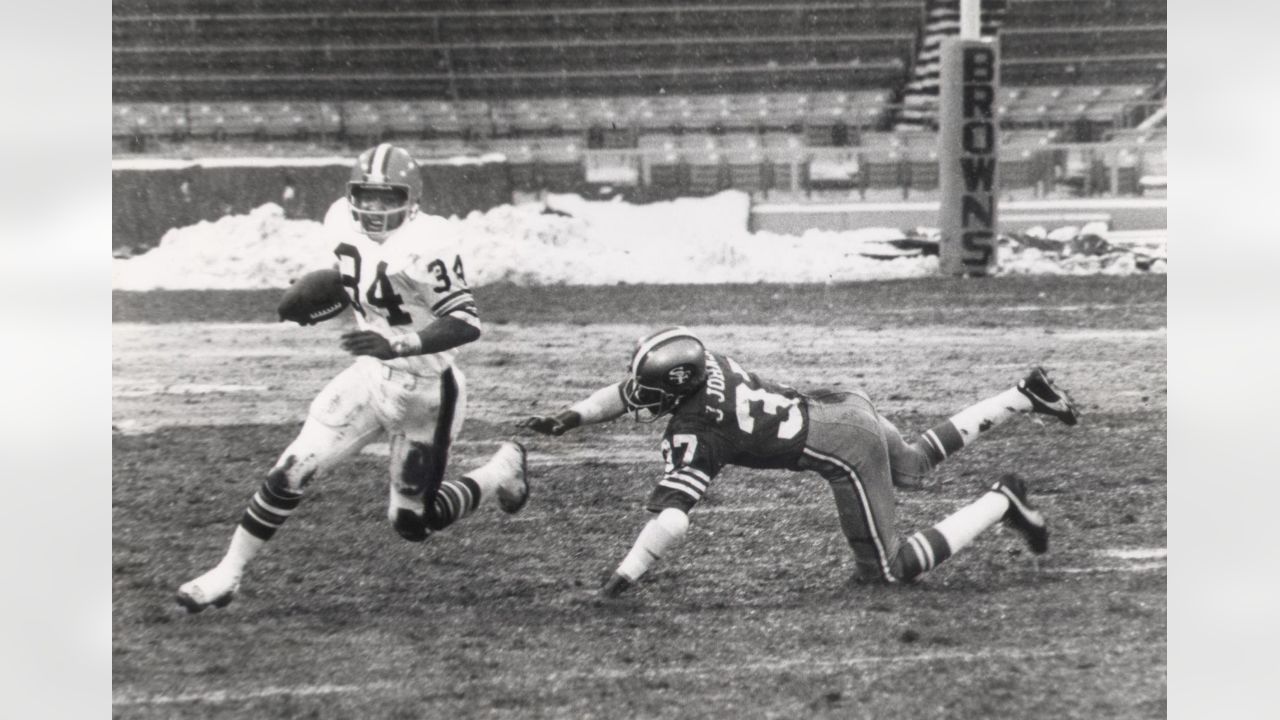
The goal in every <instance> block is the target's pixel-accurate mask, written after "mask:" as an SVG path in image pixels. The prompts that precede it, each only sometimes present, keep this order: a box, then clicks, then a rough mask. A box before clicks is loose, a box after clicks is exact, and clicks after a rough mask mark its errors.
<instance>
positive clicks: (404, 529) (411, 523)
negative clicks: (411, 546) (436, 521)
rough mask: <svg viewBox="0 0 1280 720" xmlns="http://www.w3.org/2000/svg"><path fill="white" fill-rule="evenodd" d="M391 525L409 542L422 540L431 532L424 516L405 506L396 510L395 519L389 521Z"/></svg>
mask: <svg viewBox="0 0 1280 720" xmlns="http://www.w3.org/2000/svg"><path fill="white" fill-rule="evenodd" d="M391 527H393V528H395V531H396V532H397V533H399V535H400V537H402V538H404V539H405V540H408V541H409V542H422V541H423V540H426V539H427V536H428V535H430V534H431V531H430V530H428V529H427V520H426V518H425V517H423V516H422V515H421V514H419V513H415V512H414V511H412V510H409V509H406V508H399V509H397V510H396V519H395V520H393V521H391Z"/></svg>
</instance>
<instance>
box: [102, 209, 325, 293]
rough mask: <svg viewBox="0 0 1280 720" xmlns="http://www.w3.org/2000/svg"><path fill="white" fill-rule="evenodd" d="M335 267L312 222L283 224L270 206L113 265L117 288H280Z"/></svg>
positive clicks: (169, 239) (167, 238)
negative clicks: (310, 273)
mask: <svg viewBox="0 0 1280 720" xmlns="http://www.w3.org/2000/svg"><path fill="white" fill-rule="evenodd" d="M332 263H333V248H331V247H328V246H327V244H326V243H325V242H324V241H323V239H322V237H321V233H320V223H318V222H315V221H313V220H286V219H285V216H284V209H283V208H281V207H280V206H279V205H276V204H274V203H268V204H266V205H263V206H261V207H258V208H256V209H254V210H252V211H251V212H250V213H249V214H248V215H227V216H225V217H222V218H219V219H218V220H217V221H215V222H207V221H201V222H199V223H197V224H195V225H191V226H188V227H184V228H175V229H173V230H170V231H169V232H167V233H165V234H164V237H163V238H161V239H160V244H159V246H157V247H156V248H154V249H152V250H151V251H150V252H148V253H146V254H144V255H139V256H137V257H133V258H129V259H116V260H114V261H112V265H111V286H112V287H113V288H114V289H117V290H153V289H157V288H166V289H170V290H185V289H237V288H282V287H288V285H289V281H290V280H295V279H297V278H298V277H299V276H300V275H301V274H302V273H304V272H306V271H307V270H312V269H315V268H317V267H325V266H327V265H331V264H332Z"/></svg>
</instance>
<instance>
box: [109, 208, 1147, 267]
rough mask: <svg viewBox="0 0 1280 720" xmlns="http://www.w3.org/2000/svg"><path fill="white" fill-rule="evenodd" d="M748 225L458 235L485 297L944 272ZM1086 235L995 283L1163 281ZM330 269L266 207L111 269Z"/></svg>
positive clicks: (631, 220) (636, 215) (1041, 249)
mask: <svg viewBox="0 0 1280 720" xmlns="http://www.w3.org/2000/svg"><path fill="white" fill-rule="evenodd" d="M749 215H750V199H749V198H748V196H747V195H746V194H744V193H741V192H724V193H720V194H719V195H715V196H713V197H709V198H682V199H678V200H674V201H670V202H661V203H653V204H649V205H631V204H628V203H624V202H621V201H590V200H584V199H582V198H581V197H578V196H576V195H550V196H548V197H547V198H546V201H545V202H543V203H528V204H521V205H502V206H499V207H496V208H493V209H492V210H489V211H488V212H483V213H482V212H473V213H471V214H470V215H468V216H467V217H465V218H453V219H452V220H451V222H454V223H458V224H459V225H460V226H461V228H462V232H463V237H464V238H466V240H465V242H466V246H467V252H468V256H469V257H468V271H467V274H468V275H469V276H471V278H472V279H473V282H475V283H476V284H481V285H483V284H486V283H492V282H498V281H510V282H515V283H519V284H523V285H545V284H557V283H566V284H584V285H604V284H615V283H728V282H746V283H750V282H788V283H828V282H847V281H859V280H876V279H890V278H907V277H919V276H924V275H930V274H933V273H936V272H937V269H938V259H937V257H936V256H930V255H927V254H924V253H922V249H923V246H927V245H929V243H930V242H931V241H932V242H934V243H936V233H932V234H931V233H929V232H927V231H926V232H924V233H923V234H921V233H915V232H912V233H904V232H903V231H902V230H898V229H892V228H867V229H862V230H856V231H848V232H832V231H819V230H811V231H809V232H807V233H805V234H804V235H803V236H801V237H795V236H790V235H777V234H774V233H768V232H759V233H751V232H749V231H748V229H747V225H748V218H749ZM1083 230H1084V231H1083V232H1082V231H1081V229H1078V228H1071V229H1058V230H1055V231H1054V232H1053V233H1034V232H1032V233H1028V234H1027V235H1026V236H1018V237H1016V238H1014V239H1013V240H1012V241H1010V242H1005V243H1002V245H1001V248H1000V254H1001V257H1000V272H1001V273H1010V274H1014V273H1016V274H1093V273H1112V274H1130V273H1137V272H1164V270H1165V263H1166V260H1165V252H1164V247H1165V238H1164V235H1163V233H1159V234H1156V235H1154V236H1153V235H1151V234H1149V233H1148V234H1145V235H1142V236H1141V237H1139V238H1125V237H1124V234H1122V233H1115V234H1111V235H1108V234H1107V233H1106V231H1105V229H1101V228H1084V229H1083ZM1083 240H1090V241H1089V242H1083ZM1098 241H1101V244H1099V242H1098ZM935 247H936V245H935ZM331 261H332V254H331V248H329V247H328V246H327V245H326V244H325V243H324V241H323V240H322V239H321V235H320V223H318V222H314V221H310V220H287V219H285V217H284V211H283V210H282V209H281V208H280V207H279V206H278V205H275V204H266V205H263V206H261V207H259V208H257V209H255V210H253V211H252V212H250V213H249V214H247V215H232V216H227V217H224V218H221V219H219V220H217V221H215V222H201V223H198V224H196V225H192V226H189V227H184V228H177V229H174V230H171V231H169V232H168V233H166V234H165V236H164V238H163V239H162V240H161V241H160V245H159V246H158V247H156V248H155V249H153V250H151V251H150V252H147V253H145V254H143V255H139V256H137V257H133V258H127V259H116V260H115V261H114V262H113V266H112V287H113V288H114V289H117V290H152V289H160V288H164V289H213V288H217V289H233V288H245V289H248V288H279V287H285V286H287V285H288V284H289V282H290V281H291V280H294V279H296V278H297V277H299V276H300V275H301V274H302V273H304V272H306V271H307V270H309V269H313V268H316V267H320V266H324V265H327V264H329V263H330V262H331Z"/></svg>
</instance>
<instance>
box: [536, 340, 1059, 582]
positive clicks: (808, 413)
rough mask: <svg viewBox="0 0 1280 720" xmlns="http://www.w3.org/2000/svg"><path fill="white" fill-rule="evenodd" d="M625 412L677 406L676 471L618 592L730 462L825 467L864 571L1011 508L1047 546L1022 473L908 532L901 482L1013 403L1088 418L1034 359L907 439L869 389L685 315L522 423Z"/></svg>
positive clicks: (923, 560) (962, 539) (668, 443)
mask: <svg viewBox="0 0 1280 720" xmlns="http://www.w3.org/2000/svg"><path fill="white" fill-rule="evenodd" d="M627 412H631V413H633V414H634V415H635V417H636V419H637V420H641V421H645V420H648V421H652V420H656V419H658V418H660V417H663V416H666V415H670V416H671V419H670V420H669V421H668V422H667V429H666V433H665V434H664V435H663V440H662V456H663V460H664V461H665V464H666V473H665V475H664V476H663V478H662V480H660V481H659V482H658V484H657V486H656V487H655V488H654V490H653V492H652V494H650V496H649V503H648V509H649V511H650V512H652V513H655V516H654V517H653V518H652V519H651V520H649V522H648V524H647V525H645V527H644V528H643V529H642V530H641V531H640V535H639V537H637V538H636V541H635V544H634V546H633V547H632V548H631V551H630V552H629V553H627V555H626V557H624V558H623V560H622V563H621V564H620V565H618V567H617V570H616V571H615V572H614V573H613V575H612V577H610V578H609V580H608V581H607V582H606V583H605V585H604V587H603V588H602V589H601V591H600V593H601V595H602V596H603V597H606V598H612V597H616V596H618V595H619V594H621V593H622V592H623V591H625V590H626V589H627V588H628V587H630V586H632V585H633V584H634V583H635V582H636V581H637V580H638V579H639V578H640V576H641V575H643V574H644V573H645V572H646V571H647V570H649V568H650V567H651V566H652V565H653V563H654V562H655V561H657V560H658V559H660V558H661V557H663V556H664V555H666V554H667V553H668V552H669V551H670V550H671V549H672V548H673V547H675V546H676V545H677V544H678V543H679V542H680V541H681V540H682V539H683V538H684V535H685V533H686V532H687V530H688V527H689V515H688V513H689V510H690V509H691V508H693V506H694V505H695V504H697V502H698V501H699V500H701V499H702V497H703V496H704V495H705V494H706V492H707V489H708V487H709V486H710V485H711V482H712V481H713V480H714V479H715V477H716V475H717V474H718V473H719V472H720V470H721V469H722V468H724V467H725V466H727V465H740V466H743V467H751V468H771V469H780V470H813V471H815V472H817V473H818V474H819V475H821V476H822V477H823V478H825V479H826V480H827V482H828V484H829V485H830V486H831V491H832V493H833V494H834V495H835V503H836V511H837V513H838V514H839V518H840V526H841V529H842V530H843V531H844V535H845V537H846V538H847V539H848V542H849V545H850V547H851V548H852V549H853V556H854V561H855V563H856V566H857V576H858V577H859V578H860V579H866V580H875V581H883V582H891V583H892V582H904V581H910V580H912V579H914V578H916V577H918V576H920V575H921V574H923V573H925V572H928V571H929V570H932V569H933V568H935V567H937V566H938V564H939V563H941V562H943V561H944V560H946V559H947V558H949V557H950V556H951V555H952V554H953V553H955V552H957V551H959V550H960V549H961V548H963V547H964V546H966V545H968V544H969V543H970V542H972V541H973V539H974V538H975V537H977V535H978V534H979V533H980V532H982V531H983V530H985V529H986V528H988V527H990V526H992V525H994V524H996V523H997V522H1001V521H1003V522H1004V523H1005V524H1006V525H1008V526H1010V527H1012V528H1013V529H1015V530H1017V531H1018V532H1019V533H1021V534H1022V536H1023V537H1024V538H1025V539H1026V541H1027V543H1028V545H1029V546H1030V547H1031V551H1032V552H1034V553H1036V554H1041V553H1044V552H1046V551H1047V550H1048V548H1049V529H1048V525H1047V523H1046V522H1045V518H1044V515H1043V514H1042V513H1040V512H1039V511H1038V510H1036V509H1035V508H1034V507H1033V506H1032V505H1031V504H1030V503H1029V502H1028V501H1027V490H1026V486H1025V484H1024V482H1023V481H1022V479H1021V478H1019V477H1018V476H1016V475H1005V476H1003V477H1001V478H999V479H998V480H997V481H996V482H995V484H994V485H992V486H991V489H990V490H988V491H987V492H985V493H984V494H983V495H982V496H981V497H979V498H978V499H976V500H975V501H973V502H972V503H970V504H968V505H965V506H964V507H962V508H960V509H959V510H957V511H956V512H954V513H952V514H951V515H950V516H948V517H946V518H944V519H943V520H942V521H941V522H939V523H938V524H937V525H934V526H933V527H931V528H928V529H926V530H922V531H920V532H917V533H915V534H912V535H910V536H903V535H901V534H899V529H898V516H897V512H896V510H895V507H894V496H893V493H894V486H895V485H898V486H903V487H919V486H920V485H921V484H922V481H923V478H924V476H925V475H926V474H927V473H928V472H929V471H930V470H932V469H933V468H934V467H936V466H937V465H938V463H940V462H942V461H943V460H945V459H946V458H947V457H949V456H951V455H953V454H955V453H956V452H958V451H959V450H961V449H962V448H963V447H964V446H965V445H967V444H969V443H970V442H972V441H973V440H975V439H977V438H978V436H979V435H981V434H982V433H985V432H987V431H988V430H990V429H991V428H993V427H995V426H997V425H999V424H1001V423H1003V422H1005V421H1006V420H1009V419H1011V418H1012V417H1014V416H1015V415H1018V414H1022V413H1038V414H1042V415H1048V416H1052V417H1056V418H1057V419H1059V420H1061V421H1062V422H1064V423H1066V424H1067V425H1075V424H1076V423H1077V422H1078V419H1079V415H1078V413H1077V411H1076V409H1075V407H1074V406H1073V405H1072V403H1071V401H1070V399H1069V398H1068V397H1067V396H1066V394H1065V393H1063V392H1062V391H1061V390H1059V389H1057V388H1056V387H1054V386H1053V384H1052V383H1050V382H1049V379H1048V377H1046V376H1045V374H1044V372H1043V371H1042V370H1040V369H1039V368H1036V369H1035V370H1033V371H1032V372H1031V373H1030V374H1029V375H1027V377H1026V378H1024V379H1023V380H1021V381H1019V382H1018V383H1017V384H1016V385H1015V386H1014V387H1012V388H1009V389H1008V390H1005V391H1004V392H1002V393H1000V394H999V395H996V396H994V397H991V398H988V399H986V400H983V401H981V402H979V403H977V404H976V405H973V406H971V407H969V408H966V409H964V410H961V411H960V412H959V413H957V414H956V415H955V416H953V417H951V418H950V419H948V420H947V421H946V422H943V423H942V424H940V425H938V426H937V427H935V428H932V429H931V430H928V431H926V432H925V433H924V434H923V435H921V436H920V437H918V438H916V439H915V440H913V441H910V442H908V441H907V440H906V439H905V438H903V437H902V435H901V434H900V433H899V432H898V429H897V428H896V427H894V425H893V424H892V423H891V422H889V421H888V420H886V419H885V418H884V417H882V416H881V415H880V414H879V413H878V412H877V411H876V408H875V406H874V405H873V404H872V403H871V400H870V399H869V398H868V397H867V396H866V394H864V393H863V392H861V391H856V390H855V391H844V392H829V391H828V392H823V393H816V394H813V395H807V394H804V393H800V392H797V391H796V390H794V389H792V388H789V387H786V386H783V385H778V384H775V383H772V382H770V381H768V380H765V379H764V378H762V377H760V376H759V375H757V374H755V373H753V372H750V371H748V370H747V369H746V368H744V367H743V366H742V365H740V364H739V363H738V362H737V361H735V360H734V359H733V358H730V357H728V356H725V355H721V354H719V353H716V352H711V351H709V350H707V349H706V348H705V347H704V346H703V343H702V341H701V340H699V339H698V338H697V337H696V336H695V335H694V334H693V333H691V332H690V331H689V330H687V329H685V328H683V327H674V328H667V329H665V330H661V331H659V332H657V333H654V334H653V335H650V336H648V337H645V338H643V339H641V340H640V341H639V343H638V345H637V346H636V349H635V352H634V353H633V354H632V356H631V364H630V375H629V377H627V378H626V379H625V380H624V381H622V382H620V383H617V384H614V385H609V386H606V387H604V388H601V389H600V390H597V391H596V392H595V393H593V394H592V395H591V396H590V397H588V398H586V399H585V400H582V401H580V402H578V403H576V404H574V405H572V406H571V407H569V408H568V409H566V410H563V411H561V412H560V413H558V414H556V415H554V416H538V417H531V418H528V419H527V420H525V421H523V422H522V423H521V426H522V427H525V428H528V429H531V430H534V431H536V432H539V433H542V434H545V435H562V434H564V433H565V432H567V431H568V430H570V429H572V428H575V427H578V426H579V425H584V424H588V423H599V422H606V421H609V420H613V419H615V418H618V417H620V416H622V415H623V414H624V413H627Z"/></svg>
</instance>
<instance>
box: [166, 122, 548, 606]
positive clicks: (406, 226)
mask: <svg viewBox="0 0 1280 720" xmlns="http://www.w3.org/2000/svg"><path fill="white" fill-rule="evenodd" d="M422 195H423V184H422V176H421V174H420V171H419V167H418V164H417V163H416V162H415V161H414V160H413V158H412V156H411V155H410V154H409V153H408V152H407V151H406V150H404V149H403V148H399V147H395V146H393V145H390V144H387V143H383V144H380V145H378V146H377V147H374V148H371V149H369V150H367V151H365V152H364V153H362V154H361V155H360V156H359V158H358V159H357V160H356V163H355V166H354V167H353V169H352V173H351V179H350V182H348V183H347V193H346V196H345V197H342V198H339V199H338V200H337V201H336V202H334V203H333V205H332V206H331V207H330V208H329V211H328V214H327V215H326V216H325V219H324V229H323V232H324V234H325V237H326V241H327V242H328V243H329V244H330V246H331V247H332V248H333V253H334V255H335V266H336V268H337V270H336V271H334V270H332V269H331V270H327V271H317V273H309V274H308V275H309V276H313V275H318V276H319V277H320V280H317V279H316V278H315V277H304V278H303V279H301V280H299V281H298V283H295V286H294V290H292V291H291V292H290V293H287V294H286V296H285V298H284V301H283V302H282V304H281V308H280V313H281V319H290V320H295V321H297V322H299V323H300V324H313V323H314V322H317V321H320V320H326V319H329V318H331V317H335V316H336V315H338V314H339V313H341V312H342V311H343V310H344V309H345V307H346V306H347V305H350V306H351V307H352V308H354V311H355V319H356V324H357V327H358V329H356V330H352V331H349V332H346V333H344V334H343V335H342V336H341V339H340V345H341V347H342V349H343V350H345V351H347V352H348V353H350V354H351V355H354V356H355V362H354V363H353V364H352V365H351V366H350V367H348V368H347V369H346V370H344V371H342V372H341V373H340V374H338V375H337V376H336V377H334V378H333V379H332V380H331V381H330V382H329V384H328V385H326V386H325V388H324V389H323V390H321V391H320V394H319V395H318V396H316V398H315V400H314V401H313V402H312V403H311V407H310V410H309V412H308V415H307V419H306V422H305V423H304V424H303V426H302V430H301V431H300V432H299V433H298V436H297V438H296V439H295V440H294V441H293V443H292V444H290V445H289V447H288V448H286V449H285V451H284V453H283V454H281V456H280V459H279V461H278V462H276V464H275V466H274V467H273V468H271V470H270V472H268V473H267V477H266V480H265V481H264V482H263V483H262V486H261V488H260V489H259V490H258V492H257V493H256V494H255V495H254V496H253V498H252V500H250V502H249V506H248V508H247V509H246V510H245V512H244V515H243V516H242V517H241V518H240V523H239V525H238V526H237V527H236V529H235V531H234V533H233V534H232V536H231V543H230V546H229V547H228V548H227V551H226V554H225V556H224V557H223V558H222V560H221V562H219V563H218V564H217V565H216V566H215V567H214V568H213V569H211V570H209V571H208V572H206V573H204V574H203V575H201V576H199V577H197V578H195V579H194V580H191V581H190V582H187V583H185V584H183V585H182V586H181V587H180V588H179V589H178V593H177V601H178V603H179V604H180V605H182V606H183V607H185V608H186V609H187V610H188V611H190V612H199V611H201V610H203V609H205V608H206V607H209V606H211V605H212V606H216V607H222V606H225V605H226V604H228V603H230V602H231V600H232V598H233V597H234V595H235V593H236V591H237V589H238V588H239V587H240V579H241V576H242V575H243V573H244V570H245V566H246V565H247V564H248V562H249V561H250V560H251V559H252V558H253V557H254V556H255V555H257V554H258V552H259V551H260V550H262V548H263V546H264V545H265V544H266V542H267V541H268V540H270V539H271V537H272V536H273V535H274V534H275V532H276V531H277V530H279V529H280V527H281V526H282V525H283V524H284V522H285V521H286V520H287V519H288V518H289V516H290V515H292V514H293V513H294V512H295V511H296V510H297V509H298V507H299V505H300V504H301V503H302V498H303V494H304V491H305V490H306V487H307V485H308V484H309V483H310V482H311V481H312V480H314V479H315V478H316V477H318V476H322V475H325V474H328V473H330V472H331V471H332V470H333V469H334V467H335V466H336V465H337V464H338V463H339V462H341V461H342V460H344V459H346V458H348V457H350V456H352V455H353V454H355V453H356V452H358V451H359V450H360V449H361V448H362V447H364V446H365V445H367V444H369V443H370V442H372V441H374V440H376V439H379V438H381V437H385V438H386V439H387V440H388V442H389V445H390V456H391V460H390V469H391V473H390V487H389V495H390V500H389V504H388V508H387V515H388V519H389V520H390V521H391V525H392V527H393V528H394V529H395V531H396V532H397V533H399V534H400V536H401V537H403V538H404V539H406V540H409V541H413V542H421V541H423V540H425V539H426V538H427V537H428V536H429V535H430V534H431V533H432V532H435V531H438V530H442V529H444V528H445V527H447V526H448V525H450V524H451V523H453V522H455V521H457V520H459V519H461V518H462V517H465V516H466V515H468V514H470V513H471V512H472V511H474V510H475V509H476V508H477V507H478V506H479V505H480V503H481V501H482V500H484V499H485V498H489V497H493V498H495V499H496V501H497V503H498V505H499V506H500V507H501V509H502V510H503V511H505V512H507V513H515V512H518V511H519V510H520V509H521V508H522V507H523V506H524V504H525V501H526V500H527V499H528V496H529V485H528V481H527V479H526V460H525V450H524V448H523V447H522V446H521V445H519V444H518V443H515V442H505V443H502V445H501V447H500V448H499V449H498V451H497V452H496V453H495V454H494V455H493V456H492V458H490V459H489V461H488V462H487V463H485V464H484V465H483V466H481V467H479V468H476V469H474V470H471V471H470V472H467V473H465V474H463V475H462V476H461V477H457V478H450V479H448V480H446V479H445V478H444V475H445V466H446V464H447V462H448V457H449V448H450V446H451V444H452V443H453V440H454V437H455V436H456V435H457V433H458V432H459V431H460V430H461V428H462V423H463V419H464V417H465V416H466V404H467V393H466V379H465V377H464V376H463V373H462V370H461V369H460V368H459V367H458V365H457V364H456V362H455V358H456V355H457V352H458V348H459V347H460V346H462V345H465V344H467V343H470V342H473V341H475V340H476V339H477V338H479V337H480V333H481V323H480V316H479V313H478V311H477V309H476V303H475V299H474V298H473V297H472V294H471V290H470V289H469V287H468V285H467V279H466V275H465V271H464V263H463V260H462V253H461V249H460V246H459V244H458V238H457V237H456V231H455V230H454V226H453V225H452V224H451V223H449V222H448V221H447V220H445V219H443V218H440V217H435V216H431V215H427V214H425V213H421V212H420V211H419V202H420V201H421V199H422ZM326 281H327V282H329V283H330V284H331V287H325V286H324V282H326ZM317 285H319V286H320V288H321V290H324V291H325V292H322V293H320V295H321V296H323V295H325V293H327V294H328V298H329V300H328V301H326V302H324V303H323V304H317V305H315V306H314V307H307V306H306V303H305V302H304V301H301V300H299V297H300V296H301V295H302V294H303V293H304V291H303V290H297V288H299V287H302V286H305V287H306V288H309V289H313V290H314V288H315V287H316V286H317Z"/></svg>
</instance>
